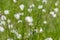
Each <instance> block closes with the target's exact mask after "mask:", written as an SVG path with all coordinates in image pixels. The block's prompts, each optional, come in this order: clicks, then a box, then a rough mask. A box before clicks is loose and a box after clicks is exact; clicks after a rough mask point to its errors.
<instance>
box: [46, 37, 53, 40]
mask: <svg viewBox="0 0 60 40" xmlns="http://www.w3.org/2000/svg"><path fill="white" fill-rule="evenodd" d="M45 40H53V39H52V38H51V37H49V38H46V39H45Z"/></svg>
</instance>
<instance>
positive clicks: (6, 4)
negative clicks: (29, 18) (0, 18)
mask: <svg viewBox="0 0 60 40" xmlns="http://www.w3.org/2000/svg"><path fill="white" fill-rule="evenodd" d="M56 1H59V2H60V0H48V3H47V4H44V3H42V0H41V1H37V0H17V2H16V3H14V2H13V0H0V11H1V13H0V14H2V15H5V14H4V10H10V13H9V14H8V15H5V16H6V17H7V19H11V24H13V26H14V29H16V30H17V31H18V33H20V34H21V35H22V38H21V39H18V38H17V37H16V35H15V34H13V33H11V32H10V29H9V28H8V24H7V22H6V25H2V26H3V27H4V29H5V31H4V32H3V33H2V32H0V40H7V38H12V39H13V40H44V39H45V38H48V37H52V39H53V40H60V39H59V37H60V11H58V12H57V13H56V15H57V17H56V18H53V17H52V16H51V15H50V14H49V12H50V11H51V10H52V11H53V10H54V8H56V6H55V2H56ZM31 3H34V4H35V7H34V8H33V10H32V12H31V13H29V12H28V11H27V9H28V8H29V4H31ZM20 4H24V5H25V8H24V10H23V11H21V10H20V8H19V5H20ZM59 4H60V3H59ZM38 5H43V8H44V9H46V12H45V13H44V12H42V9H38ZM57 7H58V9H59V10H60V5H58V6H57ZM19 12H23V13H24V15H23V16H21V18H20V19H21V20H23V22H22V23H17V20H16V19H15V18H14V14H15V13H19ZM26 16H32V17H33V20H34V21H33V26H29V25H28V23H27V22H26V21H25V17H26ZM44 20H46V21H47V24H44V23H43V21H44ZM6 21H7V20H6ZM41 27H42V28H43V32H42V33H36V32H35V31H34V29H35V28H37V29H38V30H40V28H41ZM29 31H31V32H32V33H33V34H31V35H30V36H29V37H28V38H27V34H28V32H29Z"/></svg>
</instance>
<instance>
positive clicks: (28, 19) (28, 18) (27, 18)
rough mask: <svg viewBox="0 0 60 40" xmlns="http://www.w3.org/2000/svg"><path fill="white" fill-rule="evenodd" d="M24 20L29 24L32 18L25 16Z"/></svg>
mask: <svg viewBox="0 0 60 40" xmlns="http://www.w3.org/2000/svg"><path fill="white" fill-rule="evenodd" d="M25 20H26V21H27V22H29V23H31V22H33V18H32V17H30V16H26V17H25Z"/></svg>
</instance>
